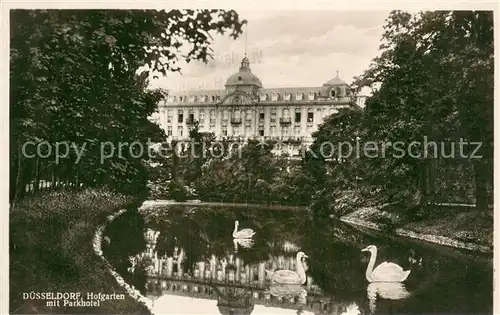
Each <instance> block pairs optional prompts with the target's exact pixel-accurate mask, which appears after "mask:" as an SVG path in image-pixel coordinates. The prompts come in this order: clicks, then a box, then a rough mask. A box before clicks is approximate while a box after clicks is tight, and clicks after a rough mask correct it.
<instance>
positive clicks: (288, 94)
mask: <svg viewBox="0 0 500 315" xmlns="http://www.w3.org/2000/svg"><path fill="white" fill-rule="evenodd" d="M291 98H292V94H290V93H286V94H285V101H289V100H290V99H291Z"/></svg>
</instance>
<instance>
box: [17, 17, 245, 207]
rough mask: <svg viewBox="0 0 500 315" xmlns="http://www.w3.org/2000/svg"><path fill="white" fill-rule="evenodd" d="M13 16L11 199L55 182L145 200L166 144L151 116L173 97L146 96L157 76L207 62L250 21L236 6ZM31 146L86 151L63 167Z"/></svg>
mask: <svg viewBox="0 0 500 315" xmlns="http://www.w3.org/2000/svg"><path fill="white" fill-rule="evenodd" d="M10 20H11V31H10V34H11V49H10V53H11V58H10V88H11V90H10V96H11V99H10V103H11V113H12V115H11V126H12V132H11V152H12V155H11V187H13V188H17V189H12V191H11V199H12V198H15V199H20V198H21V197H22V195H23V193H24V187H25V184H26V183H27V182H30V181H32V180H35V181H38V180H39V179H48V180H51V179H52V181H53V182H54V181H55V179H56V178H58V179H59V180H65V181H72V182H75V181H76V182H77V183H84V184H85V185H87V186H108V187H110V188H113V189H116V190H118V191H122V192H126V193H132V194H135V195H138V194H143V193H144V192H145V184H146V182H147V169H146V167H145V166H144V163H143V156H144V152H147V151H146V150H147V149H148V147H147V146H146V143H147V142H148V139H151V141H152V142H157V141H161V140H163V139H165V134H164V133H163V131H162V130H161V129H160V128H159V127H158V126H157V125H155V124H153V123H152V122H150V121H149V120H148V119H147V118H148V116H150V115H151V114H152V113H153V112H155V111H156V108H157V104H158V101H159V100H160V99H161V98H163V97H164V96H165V95H164V94H165V93H164V91H151V90H146V87H147V85H148V80H147V78H148V75H149V74H152V73H158V74H162V75H166V74H167V72H175V71H180V69H179V67H178V66H177V61H178V60H179V59H180V58H184V59H185V60H186V61H188V62H189V61H191V60H200V61H204V62H207V60H208V59H209V58H211V50H210V44H211V43H212V39H211V37H210V33H212V32H218V33H225V32H227V31H229V32H230V35H231V36H232V37H233V38H236V37H238V35H240V34H241V32H242V30H241V27H242V24H243V23H245V21H240V19H239V17H238V14H237V13H236V12H235V11H233V10H230V11H225V10H184V11H180V10H172V11H168V12H167V11H164V10H160V11H158V10H88V11H87V10H63V11H61V10H29V11H28V10H13V11H11V18H10ZM186 45H187V46H188V47H187V48H188V52H187V54H186V55H182V53H181V48H183V46H186ZM143 66H146V70H145V71H143V72H139V71H138V70H140V69H141V67H143ZM26 141H34V142H35V143H38V142H41V141H47V142H49V143H51V144H55V143H57V142H63V141H68V142H69V143H70V144H71V143H75V145H78V148H82V146H84V145H85V147H84V149H85V150H84V154H83V156H82V157H81V159H80V160H78V157H77V154H76V153H75V151H74V150H70V151H69V152H68V154H67V157H66V158H63V159H62V160H61V161H59V163H56V162H55V152H54V150H52V152H50V151H49V152H43V153H44V154H48V157H47V158H46V159H42V158H40V157H38V158H34V159H27V158H26V156H24V155H23V154H22V151H21V150H22V148H23V144H24V143H26ZM135 141H138V142H139V143H141V144H142V151H143V152H142V154H141V150H140V149H139V148H138V146H135V147H133V146H132V145H131V144H132V143H133V142H135ZM103 144H104V146H105V148H106V151H105V153H104V154H109V155H111V157H110V158H106V159H104V161H102V159H103V157H106V156H107V155H103V152H102V151H103V147H102V145H103ZM108 144H109V145H108ZM120 144H122V145H123V147H122V148H120V147H119V145H120ZM111 146H113V147H114V150H112V148H111ZM30 150H31V152H29V153H30V154H31V153H33V152H32V151H33V150H34V149H33V147H30ZM119 150H120V151H121V152H119ZM45 151H47V150H45ZM113 151H114V152H113ZM65 152H66V151H64V148H63V153H65ZM16 194H17V195H16Z"/></svg>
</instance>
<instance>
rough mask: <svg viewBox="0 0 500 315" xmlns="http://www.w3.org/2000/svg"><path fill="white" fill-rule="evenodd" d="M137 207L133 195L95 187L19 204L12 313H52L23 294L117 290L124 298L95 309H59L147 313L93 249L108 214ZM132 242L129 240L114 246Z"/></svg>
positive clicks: (14, 212)
mask: <svg viewBox="0 0 500 315" xmlns="http://www.w3.org/2000/svg"><path fill="white" fill-rule="evenodd" d="M133 204H135V201H134V200H132V199H131V198H130V197H126V196H123V195H119V194H116V193H111V192H109V191H105V190H93V189H88V190H85V191H82V192H79V193H74V192H66V191H61V192H53V193H50V194H45V195H40V196H36V197H33V198H26V199H24V200H22V201H20V202H19V203H17V204H16V206H15V207H14V208H12V209H11V212H10V246H9V247H10V249H9V253H10V281H9V283H10V297H11V299H10V308H11V311H14V310H15V309H18V311H17V312H19V313H50V309H48V308H47V307H46V305H45V301H41V302H43V305H39V304H37V302H36V301H28V302H27V301H26V300H22V295H21V294H22V293H23V292H30V291H34V292H106V293H110V294H111V293H113V292H115V293H117V294H125V296H126V298H125V300H123V301H120V303H101V306H100V307H99V308H92V311H89V309H87V308H84V307H82V308H71V309H66V310H65V309H64V308H61V309H60V312H62V313H65V312H70V313H72V314H75V313H87V314H88V313H89V312H91V313H108V314H109V313H111V314H118V313H124V312H125V313H129V312H139V313H143V314H144V313H146V314H147V313H149V312H148V310H147V309H146V308H145V307H144V306H142V305H138V304H137V302H136V301H135V300H133V299H131V298H130V297H128V295H127V294H126V292H125V291H124V290H123V289H122V288H121V287H119V286H118V284H117V283H116V281H115V279H114V278H113V277H112V276H111V274H109V273H108V272H107V267H106V266H105V265H104V263H103V262H102V260H101V259H100V258H99V257H97V256H96V255H95V254H94V251H93V248H92V239H93V236H94V233H95V230H96V228H97V226H98V225H100V224H102V223H103V222H104V221H105V219H106V216H107V215H110V214H112V213H113V212H115V211H117V210H119V209H120V208H124V207H125V208H126V207H128V206H129V205H133ZM135 237H136V236H134V238H135ZM130 240H132V238H129V237H126V238H121V239H119V240H114V242H115V243H116V244H119V243H127V242H128V241H130ZM125 247H126V246H125ZM136 249H137V250H142V249H141V248H136ZM23 305H24V306H23ZM20 307H21V308H20Z"/></svg>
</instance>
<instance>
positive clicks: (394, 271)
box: [361, 245, 411, 282]
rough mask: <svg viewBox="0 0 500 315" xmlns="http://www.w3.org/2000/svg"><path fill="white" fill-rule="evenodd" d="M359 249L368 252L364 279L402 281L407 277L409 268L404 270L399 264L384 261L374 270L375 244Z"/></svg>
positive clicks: (370, 280)
mask: <svg viewBox="0 0 500 315" xmlns="http://www.w3.org/2000/svg"><path fill="white" fill-rule="evenodd" d="M361 251H363V252H370V253H371V257H370V262H369V263H368V267H367V268H366V280H368V281H369V282H403V281H405V280H406V278H408V275H409V274H410V272H411V270H407V271H404V270H403V268H401V266H399V265H397V264H395V263H391V262H387V261H384V262H383V263H381V264H380V265H378V267H377V268H375V270H374V269H373V266H375V259H377V246H375V245H370V246H368V247H366V248H364V249H362V250H361Z"/></svg>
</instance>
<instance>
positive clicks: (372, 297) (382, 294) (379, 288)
mask: <svg viewBox="0 0 500 315" xmlns="http://www.w3.org/2000/svg"><path fill="white" fill-rule="evenodd" d="M366 292H367V295H368V300H369V302H370V312H371V313H372V314H374V313H375V312H376V310H377V308H376V303H377V298H380V299H385V300H401V299H405V298H407V297H409V296H410V293H409V292H408V291H407V290H406V288H405V286H404V284H403V283H398V282H372V283H370V285H368V287H367V288H366Z"/></svg>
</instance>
